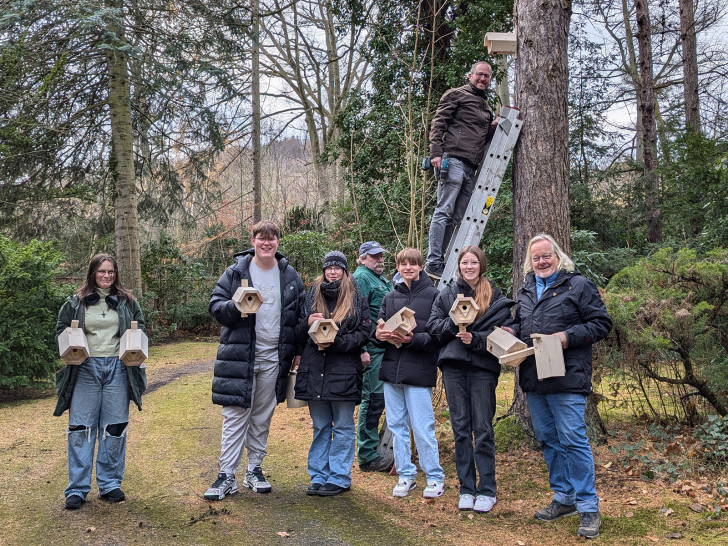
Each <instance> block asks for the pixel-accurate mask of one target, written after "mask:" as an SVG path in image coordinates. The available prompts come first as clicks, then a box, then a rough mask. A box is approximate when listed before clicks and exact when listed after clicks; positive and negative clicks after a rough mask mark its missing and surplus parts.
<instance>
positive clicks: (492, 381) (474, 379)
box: [427, 246, 514, 512]
mask: <svg viewBox="0 0 728 546" xmlns="http://www.w3.org/2000/svg"><path fill="white" fill-rule="evenodd" d="M485 271H486V259H485V253H484V252H483V251H482V250H480V249H479V248H478V247H476V246H467V247H465V248H463V249H462V250H461V251H460V253H459V254H458V278H457V280H456V282H453V283H451V284H450V285H448V286H447V287H446V288H445V289H444V290H443V291H442V292H440V295H439V296H438V297H437V299H436V300H435V305H434V306H433V308H432V314H431V315H430V320H429V322H428V323H427V331H428V332H430V334H431V335H432V336H433V337H434V338H435V339H436V340H437V341H438V342H439V344H440V345H441V346H442V349H440V356H439V365H440V368H441V369H442V378H443V381H444V383H445V394H446V396H447V404H448V407H449V408H450V423H451V424H452V431H453V434H454V436H455V467H456V469H457V473H458V479H459V480H460V500H459V502H458V509H459V510H474V511H476V512H489V511H490V510H492V509H493V506H494V505H495V503H496V483H495V439H494V435H493V415H494V414H495V408H496V404H495V389H496V387H497V386H498V377H499V376H500V370H501V365H500V363H499V362H498V359H497V358H496V357H495V356H493V355H492V354H490V353H489V352H488V351H487V342H486V338H487V337H488V335H489V334H490V333H491V332H492V331H493V329H494V328H495V327H496V326H503V325H508V324H511V323H512V320H513V319H512V318H511V312H510V309H511V307H512V306H513V305H514V302H513V300H510V299H508V298H506V297H505V296H503V294H502V293H501V291H500V290H498V288H496V287H495V286H494V285H493V284H492V283H491V281H490V279H488V278H487V277H486V276H485ZM460 295H463V296H464V297H469V298H472V299H473V300H474V303H475V307H476V308H477V309H476V312H475V317H474V321H473V322H472V323H471V324H469V325H468V326H467V327H464V326H460V325H458V324H456V322H455V320H454V318H453V304H454V303H456V302H459V301H461V298H460V297H459V296H460ZM463 330H464V331H463ZM476 469H477V471H478V474H480V480H476Z"/></svg>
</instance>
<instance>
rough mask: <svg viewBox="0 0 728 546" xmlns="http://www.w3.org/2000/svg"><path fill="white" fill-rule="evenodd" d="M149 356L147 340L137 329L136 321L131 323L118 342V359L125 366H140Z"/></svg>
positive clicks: (145, 335) (141, 331) (142, 332)
mask: <svg viewBox="0 0 728 546" xmlns="http://www.w3.org/2000/svg"><path fill="white" fill-rule="evenodd" d="M148 356H149V338H147V334H145V333H144V331H143V330H140V329H139V324H138V323H137V321H135V320H133V321H132V322H131V328H129V329H128V330H127V331H126V332H124V334H123V335H122V336H121V341H120V342H119V358H120V359H121V360H122V362H124V364H126V365H127V366H141V364H142V362H144V361H145V360H146V359H147V357H148Z"/></svg>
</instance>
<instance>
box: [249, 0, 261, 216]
mask: <svg viewBox="0 0 728 546" xmlns="http://www.w3.org/2000/svg"><path fill="white" fill-rule="evenodd" d="M250 5H251V9H252V19H253V21H252V22H253V24H252V31H251V42H252V46H253V51H252V52H251V61H252V65H253V66H252V68H253V70H252V82H251V87H252V88H251V101H252V110H253V134H252V140H253V141H252V146H253V224H257V223H258V222H260V220H261V207H262V201H263V200H262V198H261V193H262V190H261V187H260V16H259V12H258V0H250Z"/></svg>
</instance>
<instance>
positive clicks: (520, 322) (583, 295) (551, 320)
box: [512, 270, 612, 395]
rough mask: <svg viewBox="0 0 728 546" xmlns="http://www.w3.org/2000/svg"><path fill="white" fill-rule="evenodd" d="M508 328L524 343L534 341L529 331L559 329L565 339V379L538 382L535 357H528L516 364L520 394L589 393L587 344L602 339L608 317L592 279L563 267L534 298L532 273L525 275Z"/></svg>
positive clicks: (589, 348)
mask: <svg viewBox="0 0 728 546" xmlns="http://www.w3.org/2000/svg"><path fill="white" fill-rule="evenodd" d="M512 328H513V330H514V331H515V332H516V336H517V337H520V338H521V340H522V341H524V342H525V343H527V344H528V345H529V347H530V346H532V345H533V340H532V339H531V334H555V333H556V332H564V333H565V334H566V339H567V342H568V345H567V348H566V349H565V350H564V365H565V367H566V375H565V376H564V377H549V378H548V379H544V380H542V381H539V380H538V374H537V372H536V360H535V359H534V357H533V356H529V357H528V358H527V359H526V360H525V361H523V362H522V363H521V365H520V369H521V373H520V377H519V382H520V385H521V389H522V390H523V391H524V392H538V393H542V394H553V393H560V392H571V393H580V394H584V395H587V394H589V393H590V392H591V390H592V385H591V377H592V345H593V344H594V343H596V342H597V341H599V340H600V339H604V338H605V337H607V335H608V334H609V332H610V330H611V329H612V319H611V318H609V315H608V314H607V308H606V307H605V305H604V302H603V301H602V298H601V297H600V296H599V291H598V290H597V287H596V286H595V285H594V283H593V282H591V281H590V280H589V279H587V278H586V277H584V276H582V275H581V274H580V273H579V272H578V271H574V272H568V271H563V270H562V271H561V272H560V273H559V275H558V276H557V277H556V281H554V284H553V285H552V286H550V287H549V288H548V290H545V291H544V292H543V294H541V299H538V298H537V297H536V280H535V277H534V274H533V273H529V274H528V275H527V276H526V280H525V282H524V284H523V286H522V287H521V289H520V290H519V291H518V308H517V309H516V321H515V324H514V325H513V326H512Z"/></svg>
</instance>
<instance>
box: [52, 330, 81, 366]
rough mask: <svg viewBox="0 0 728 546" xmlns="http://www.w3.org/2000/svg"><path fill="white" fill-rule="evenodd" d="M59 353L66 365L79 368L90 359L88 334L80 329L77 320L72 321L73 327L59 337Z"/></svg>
mask: <svg viewBox="0 0 728 546" xmlns="http://www.w3.org/2000/svg"><path fill="white" fill-rule="evenodd" d="M58 351H59V353H60V355H61V360H62V361H63V363H64V364H66V365H69V364H70V365H74V366H78V365H79V364H81V363H82V362H83V361H84V360H86V359H87V358H88V341H87V340H86V334H84V333H83V330H82V329H81V328H79V327H78V321H77V320H72V321H71V326H70V327H68V328H66V329H65V330H63V332H61V335H59V336H58Z"/></svg>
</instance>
